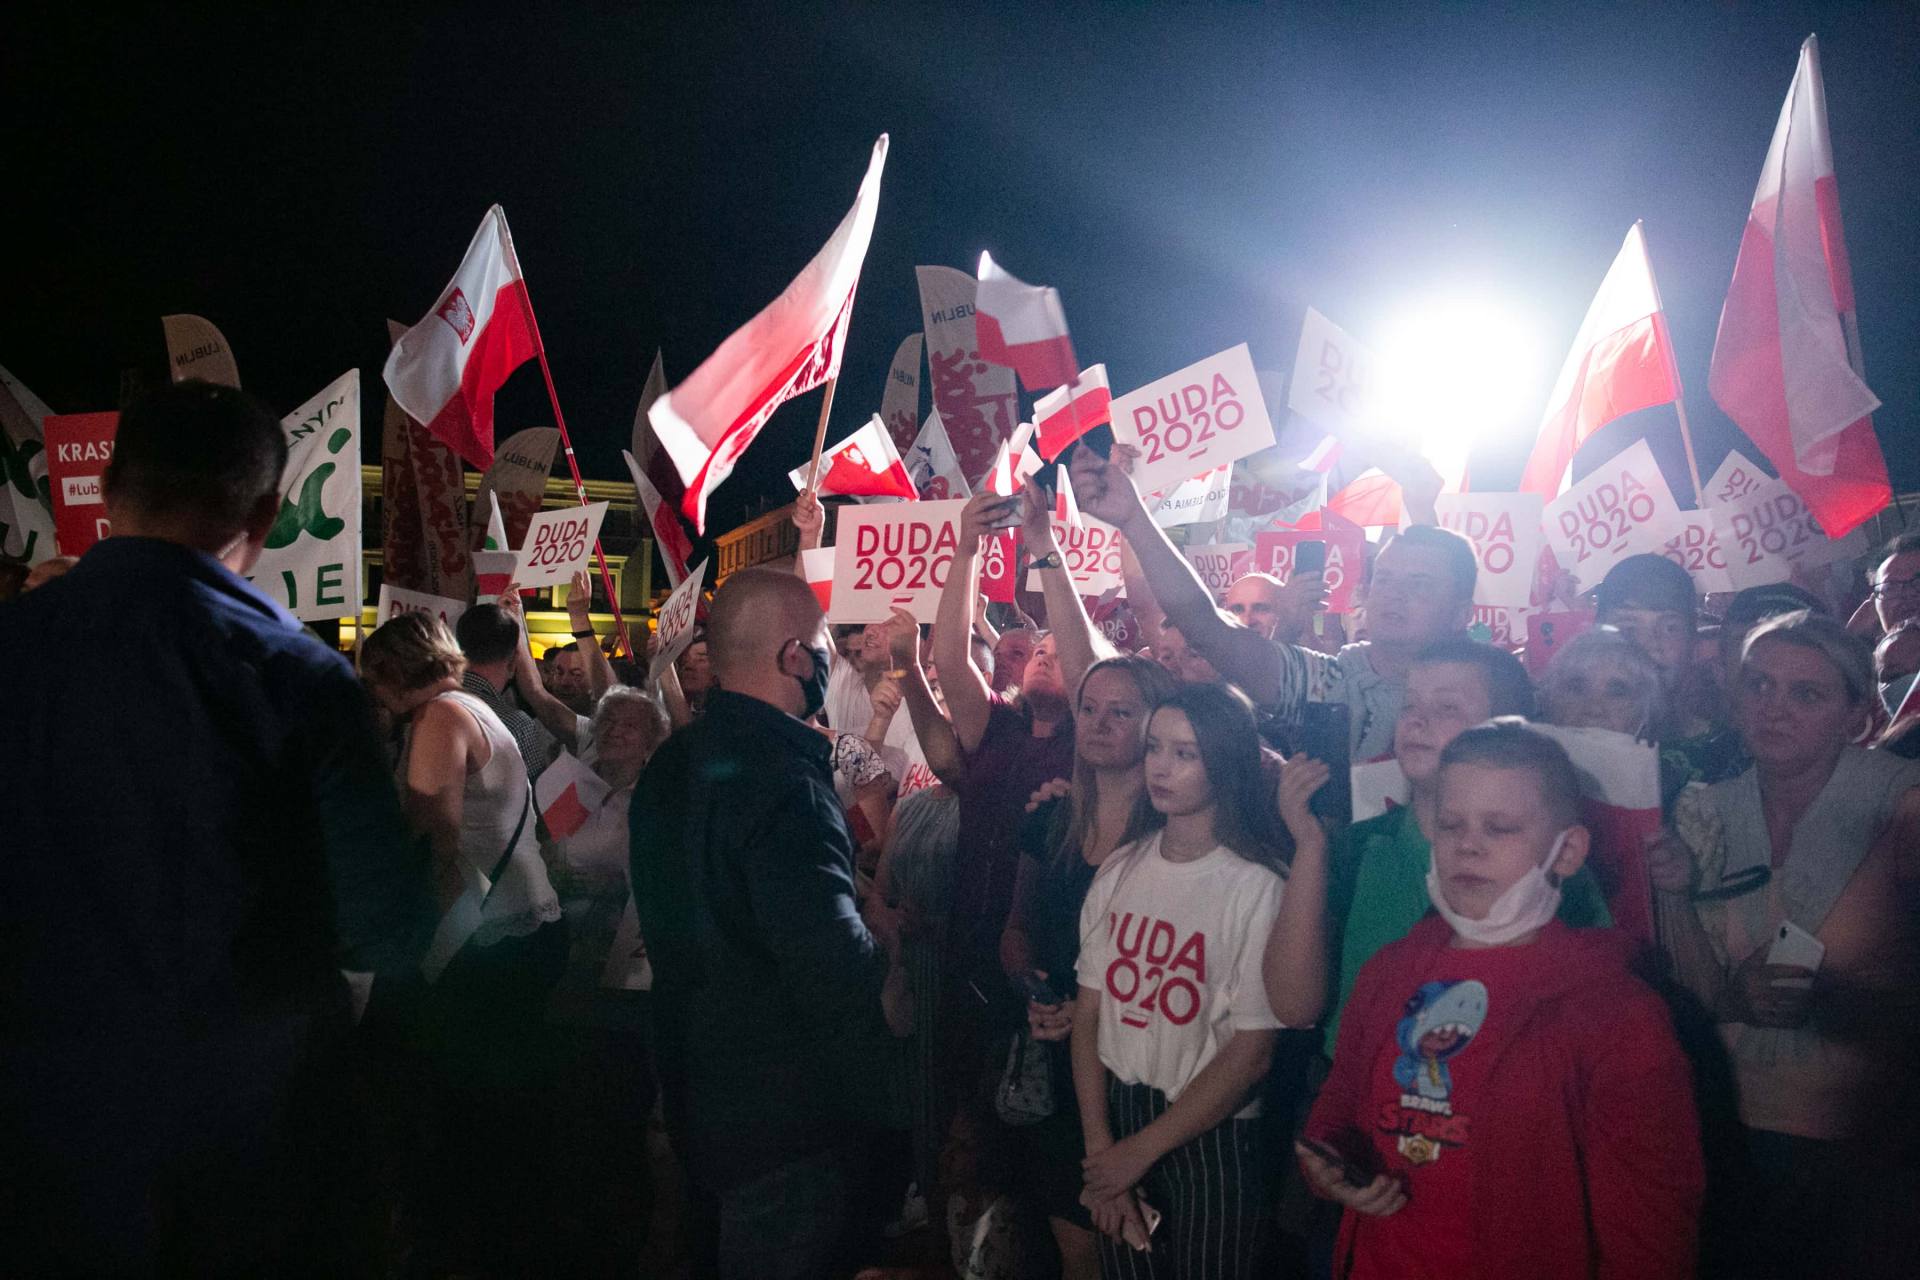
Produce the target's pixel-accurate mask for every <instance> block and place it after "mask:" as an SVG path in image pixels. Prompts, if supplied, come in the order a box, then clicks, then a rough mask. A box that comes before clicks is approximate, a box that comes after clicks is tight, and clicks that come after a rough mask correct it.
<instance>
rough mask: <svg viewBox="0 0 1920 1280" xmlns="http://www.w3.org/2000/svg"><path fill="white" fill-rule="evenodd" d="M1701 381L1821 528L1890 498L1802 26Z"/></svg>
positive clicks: (1814, 68)
mask: <svg viewBox="0 0 1920 1280" xmlns="http://www.w3.org/2000/svg"><path fill="white" fill-rule="evenodd" d="M1707 387H1708V389H1709V390H1710V391H1712V393H1713V398H1714V400H1715V402H1716V403H1718V404H1719V406H1720V407H1721V408H1722V409H1724V410H1726V413H1727V416H1728V417H1729V418H1732V419H1733V420H1734V421H1735V422H1736V423H1738V424H1739V426H1740V429H1741V430H1742V431H1744V432H1746V433H1747V437H1748V438H1749V439H1751V440H1752V441H1753V442H1754V443H1755V444H1757V445H1759V446H1760V450H1761V452H1763V453H1765V454H1766V455H1767V458H1768V459H1769V460H1770V461H1771V462H1772V463H1773V465H1774V468H1775V469H1776V470H1778V471H1779V473H1780V477H1781V479H1783V480H1785V481H1786V483H1787V485H1788V486H1789V487H1790V488H1792V489H1793V490H1794V491H1795V492H1796V493H1798V494H1799V495H1800V496H1801V498H1802V499H1803V500H1804V501H1805V502H1806V504H1807V506H1808V508H1809V509H1810V510H1811V511H1812V512H1813V514H1814V516H1815V517H1816V518H1817V519H1818V520H1819V521H1820V523H1821V524H1822V525H1823V526H1824V527H1825V528H1827V529H1828V530H1829V531H1831V532H1833V533H1835V534H1845V533H1848V532H1850V531H1851V530H1852V529H1854V528H1855V527H1856V526H1858V525H1859V524H1860V523H1861V522H1863V521H1865V520H1867V519H1868V518H1870V517H1871V516H1873V515H1874V514H1875V513H1876V512H1878V511H1879V510H1880V509H1881V508H1882V507H1884V506H1886V505H1887V503H1888V502H1889V501H1891V500H1892V496H1893V491H1892V488H1891V486H1890V485H1889V484H1888V482H1887V463H1886V458H1885V457H1884V456H1883V455H1882V454H1881V452H1880V442H1879V441H1878V440H1877V439H1876V438H1875V436H1874V433H1873V419H1872V418H1871V417H1870V416H1869V415H1870V414H1872V413H1873V411H1874V410H1875V409H1877V408H1879V407H1880V400H1879V398H1878V397H1877V396H1875V395H1874V394H1873V392H1872V391H1870V390H1868V388H1867V384H1866V382H1865V381H1864V369H1863V365H1862V361H1861V358H1860V335H1859V331H1858V328H1857V326H1856V324H1855V321H1854V296H1853V273H1852V269H1851V267H1850V266H1849V265H1848V262H1847V242H1846V236H1845V234H1844V232H1843V230H1842V227H1841V223H1840V189H1839V186H1838V184H1837V182H1836V180H1835V177H1834V169H1833V146H1832V143H1831V142H1830V141H1829V139H1828V137H1827V99H1826V89H1825V86H1824V85H1823V84H1822V83H1821V79H1820V46H1819V43H1818V42H1817V41H1816V40H1815V39H1814V38H1813V37H1812V36H1808V37H1807V41H1806V43H1805V44H1803V45H1802V46H1801V47H1800V62H1799V65H1798V66H1797V67H1796V68H1795V69H1794V73H1793V84H1792V85H1791V86H1789V88H1788V90H1787V100H1786V102H1785V103H1784V104H1783V105H1782V106H1781V108H1780V118H1779V120H1778V122H1777V123H1776V124H1775V125H1774V131H1773V142H1772V144H1771V145H1770V146H1769V147H1768V148H1767V158H1766V162H1765V163H1764V164H1763V165H1762V166H1761V168H1760V182H1759V185H1758V186H1756V187H1755V188H1754V192H1753V207H1752V209H1751V210H1749V212H1748V214H1747V225H1746V230H1745V231H1744V232H1743V233H1742V235H1741V238H1740V257H1739V259H1738V260H1737V261H1736V262H1735V263H1734V267H1733V282H1732V283H1731V284H1730V285H1728V287H1727V301H1726V305H1725V306H1724V307H1723V308H1722V309H1721V312H1720V329H1719V333H1718V334H1717V335H1716V336H1715V338H1714V343H1713V364H1712V366H1711V368H1710V370H1709V372H1708V374H1707Z"/></svg>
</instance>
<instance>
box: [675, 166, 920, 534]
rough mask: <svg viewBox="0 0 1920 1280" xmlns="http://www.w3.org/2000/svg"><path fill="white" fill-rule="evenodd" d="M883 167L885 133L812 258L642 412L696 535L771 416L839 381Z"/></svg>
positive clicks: (704, 528) (704, 529)
mask: <svg viewBox="0 0 1920 1280" xmlns="http://www.w3.org/2000/svg"><path fill="white" fill-rule="evenodd" d="M886 164H887V135H885V134H884V133H883V134H881V135H880V139H879V141H877V142H875V143H874V144H873V154H872V156H871V158H870V159H869V160H868V162H867V174H866V177H865V178H863V179H862V180H861V183H860V192H859V194H858V195H856V196H855V197H854V201H853V207H852V208H851V209H849V210H848V211H847V216H846V217H845V218H843V219H841V222H840V225H839V226H838V227H836V228H835V229H834V232H833V235H832V236H831V237H829V238H828V240H827V243H826V244H825V245H824V246H823V247H822V248H821V250H820V252H819V253H818V254H816V255H814V259H813V261H812V262H809V263H808V264H807V265H806V267H805V268H803V269H802V270H801V272H800V274H799V275H797V276H795V277H794V278H793V282H792V283H791V284H789V285H788V286H787V287H786V289H785V291H784V292H782V293H781V295H780V296H779V297H778V298H775V299H774V300H773V301H772V302H771V303H769V304H768V305H767V306H766V307H765V308H764V309H763V310H762V311H761V312H760V314H759V315H757V316H755V317H754V318H753V319H751V320H749V321H747V323H746V324H745V325H743V326H741V327H740V328H739V329H738V330H736V331H735V332H734V333H733V335H732V336H731V337H729V338H728V339H727V340H726V341H725V342H723V343H721V344H720V347H719V349H718V350H716V351H715V352H714V353H713V354H712V355H710V356H708V357H707V358H706V360H705V361H704V362H703V363H702V364H701V365H700V367H699V368H698V369H695V370H694V371H693V373H692V374H691V375H690V376H689V377H688V378H687V380H686V381H685V382H683V383H681V384H680V385H679V386H677V387H675V388H674V389H673V390H671V391H669V392H667V394H666V395H664V396H662V397H660V399H659V400H657V401H655V402H654V404H653V407H652V408H651V409H649V410H648V411H647V420H648V421H649V422H651V423H652V424H653V429H654V432H655V434H657V435H658V436H659V437H660V443H661V445H662V446H663V447H665V449H666V451H667V453H668V454H669V455H670V456H671V457H672V458H673V465H674V466H675V467H676V468H678V469H679V472H680V478H681V479H682V480H684V481H685V482H686V485H687V494H686V498H685V500H684V502H683V503H682V510H684V511H685V512H686V514H687V515H688V516H689V517H690V518H691V519H692V520H693V527H694V529H695V531H696V532H700V533H704V532H705V531H706V527H707V499H708V498H709V497H710V496H711V495H712V493H713V491H714V490H715V489H717V488H719V487H720V484H721V482H722V481H724V480H725V479H726V478H727V477H728V476H730V475H732V474H733V468H734V465H735V464H736V463H737V462H739V460H740V455H741V454H743V453H745V452H746V451H747V446H749V445H751V444H752V443H753V441H754V439H755V437H757V436H758V435H759V434H760V428H762V427H763V426H765V425H766V422H767V419H768V418H770V417H772V416H773V411H774V410H775V409H778V408H779V407H780V406H781V405H782V404H785V403H786V402H787V401H788V400H790V399H792V398H793V397H794V396H797V395H800V394H801V393H803V392H807V391H811V390H813V388H815V387H817V386H819V385H820V384H821V383H823V382H825V381H826V380H827V379H829V378H835V377H838V376H839V374H840V357H841V354H842V351H843V349H844V347H845V345H846V329H847V318H848V316H849V314H850V313H851V312H852V310H853V295H854V290H855V287H856V286H857V285H858V284H859V283H860V267H861V264H862V263H864V262H865V261H866V257H867V244H868V242H869V241H871V240H872V239H873V220H874V215H875V214H876V213H877V212H878V211H879V208H880V175H881V174H882V173H883V172H884V171H885V170H886Z"/></svg>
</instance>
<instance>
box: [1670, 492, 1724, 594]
mask: <svg viewBox="0 0 1920 1280" xmlns="http://www.w3.org/2000/svg"><path fill="white" fill-rule="evenodd" d="M1680 522H1681V524H1680V533H1679V534H1678V535H1677V536H1675V537H1673V538H1669V539H1668V540H1667V545H1666V546H1665V547H1663V548H1661V552H1660V554H1661V555H1664V556H1665V557H1666V558H1667V559H1669V560H1671V561H1673V562H1674V563H1675V564H1677V565H1679V566H1680V567H1681V568H1682V569H1685V570H1686V571H1687V573H1688V574H1689V575H1690V576H1691V577H1692V578H1693V589H1694V590H1695V591H1698V592H1699V593H1700V594H1702V595H1711V594H1712V593H1714V592H1716V591H1732V590H1735V587H1734V585H1733V575H1732V574H1731V573H1730V572H1728V565H1727V544H1726V540H1725V539H1724V538H1722V537H1721V536H1720V519H1719V517H1718V515H1717V514H1716V513H1715V510H1714V508H1712V507H1708V508H1707V509H1706V510H1704V511H1682V512H1681V513H1680Z"/></svg>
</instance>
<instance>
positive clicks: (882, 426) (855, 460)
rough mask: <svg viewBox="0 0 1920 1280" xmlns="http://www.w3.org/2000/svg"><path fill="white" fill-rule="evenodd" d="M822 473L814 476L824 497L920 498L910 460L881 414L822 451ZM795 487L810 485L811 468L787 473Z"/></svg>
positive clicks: (817, 489) (803, 487)
mask: <svg viewBox="0 0 1920 1280" xmlns="http://www.w3.org/2000/svg"><path fill="white" fill-rule="evenodd" d="M820 467H821V470H820V474H819V476H818V477H817V478H816V479H815V480H814V485H815V491H816V492H817V493H819V495H820V496H821V497H823V498H824V497H827V496H828V495H831V494H838V495H840V496H841V497H846V498H905V499H906V500H907V501H909V502H912V501H914V500H915V499H917V498H919V496H920V492H919V490H917V489H915V488H914V487H913V477H912V476H910V475H908V474H907V464H906V463H904V462H902V461H900V455H899V453H898V452H896V451H895V449H894V447H893V437H892V436H890V435H888V434H887V424H886V422H885V421H884V420H883V419H882V418H881V417H880V415H879V414H877V413H876V414H874V415H873V417H871V418H869V419H868V420H867V424H866V425H865V426H863V427H861V428H860V429H859V430H858V431H856V432H854V433H853V434H852V435H850V436H848V437H847V438H846V439H845V440H842V441H841V442H840V443H839V444H836V445H835V446H833V448H831V449H829V450H827V451H826V452H825V453H823V454H821V455H820ZM787 476H788V478H789V479H791V480H792V481H793V487H794V488H795V489H802V490H804V489H805V488H806V487H807V468H806V467H804V466H801V467H795V468H794V469H793V470H792V471H789V472H788V473H787Z"/></svg>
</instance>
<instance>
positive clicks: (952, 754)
mask: <svg viewBox="0 0 1920 1280" xmlns="http://www.w3.org/2000/svg"><path fill="white" fill-rule="evenodd" d="M887 629H888V635H887V643H888V646H889V652H890V653H891V654H892V655H893V665H894V668H895V669H896V670H898V671H899V672H900V673H901V674H900V676H899V680H900V693H901V697H902V699H903V701H904V703H905V705H906V708H907V715H908V717H909V718H910V719H911V720H912V721H913V736H914V737H915V738H916V739H917V740H918V741H919V743H920V754H921V755H923V756H925V757H926V758H927V767H928V768H929V769H931V770H933V776H934V777H936V778H938V779H940V781H942V782H944V783H946V784H947V785H948V786H950V787H957V786H959V785H960V783H961V780H962V779H963V778H965V777H966V769H967V758H966V755H965V753H964V752H962V751H961V750H960V739H959V736H958V735H956V734H955V733H954V731H953V723H952V722H951V721H949V720H948V719H947V717H946V715H945V714H944V713H942V712H941V710H940V704H939V703H938V702H936V701H935V700H934V697H933V687H932V686H931V685H929V684H928V683H927V672H926V668H925V666H924V665H923V664H922V661H921V652H920V650H921V641H920V624H919V623H918V622H917V621H915V620H914V617H913V615H912V614H910V613H908V612H907V611H906V610H904V609H896V610H894V612H893V620H892V621H891V622H890V623H888V628H887ZM902 781H905V779H902Z"/></svg>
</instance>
